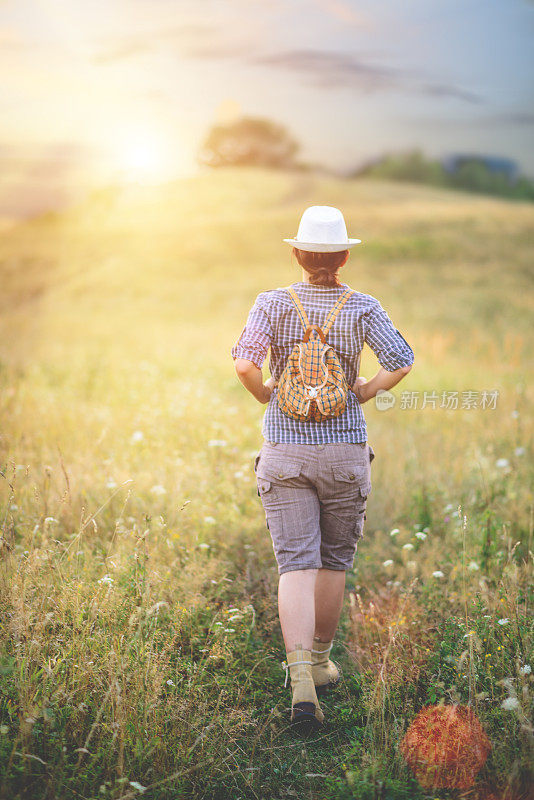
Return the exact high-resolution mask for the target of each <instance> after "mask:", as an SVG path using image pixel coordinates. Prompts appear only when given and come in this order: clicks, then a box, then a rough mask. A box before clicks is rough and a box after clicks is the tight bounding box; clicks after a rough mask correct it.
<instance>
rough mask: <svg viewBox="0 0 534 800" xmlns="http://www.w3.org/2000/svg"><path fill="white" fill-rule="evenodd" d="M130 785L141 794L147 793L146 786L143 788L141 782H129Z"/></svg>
mask: <svg viewBox="0 0 534 800" xmlns="http://www.w3.org/2000/svg"><path fill="white" fill-rule="evenodd" d="M129 784H130V786H131V787H132V789H137V791H138V792H141V794H143V792H146V786H143V785H142V784H141V783H139V781H129Z"/></svg>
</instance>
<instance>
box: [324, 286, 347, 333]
mask: <svg viewBox="0 0 534 800" xmlns="http://www.w3.org/2000/svg"><path fill="white" fill-rule="evenodd" d="M354 293H355V292H354V290H353V289H345V291H344V292H343V294H342V295H341V296H340V297H338V299H337V301H336V304H335V306H334V307H333V309H332V310H331V311H330V313H329V315H328V316H327V318H326V321H325V323H324V325H323V333H324V334H325V335H326V334H327V333H328V331H329V330H330V328H331V327H332V325H333V324H334V322H335V320H336V317H337V315H338V314H339V312H340V311H341V309H342V308H343V306H344V305H345V303H346V302H347V300H348V299H349V297H351V296H352V295H353V294H354Z"/></svg>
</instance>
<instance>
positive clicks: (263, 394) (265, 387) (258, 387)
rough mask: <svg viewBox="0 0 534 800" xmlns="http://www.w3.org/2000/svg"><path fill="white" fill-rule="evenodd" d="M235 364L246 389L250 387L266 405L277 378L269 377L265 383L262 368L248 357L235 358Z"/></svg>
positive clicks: (253, 393) (252, 392) (250, 390)
mask: <svg viewBox="0 0 534 800" xmlns="http://www.w3.org/2000/svg"><path fill="white" fill-rule="evenodd" d="M234 364H235V371H236V372H237V377H238V378H239V380H240V381H241V383H242V384H243V386H244V387H245V389H248V391H249V392H250V393H251V394H252V395H254V397H255V398H256V400H258V402H260V403H263V404H264V405H265V403H268V402H269V399H270V397H271V394H272V391H273V388H274V386H275V385H276V381H275V379H274V378H269V379H268V380H267V381H266V382H265V383H264V382H263V375H262V372H261V369H258V367H257V366H256V365H255V364H253V362H252V361H247V359H246V358H236V359H234Z"/></svg>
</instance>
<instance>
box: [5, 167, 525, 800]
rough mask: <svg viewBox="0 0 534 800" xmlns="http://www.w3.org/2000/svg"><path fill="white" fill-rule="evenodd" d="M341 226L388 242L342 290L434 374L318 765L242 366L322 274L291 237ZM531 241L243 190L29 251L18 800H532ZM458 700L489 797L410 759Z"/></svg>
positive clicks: (12, 321) (344, 201) (12, 656)
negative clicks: (293, 248)
mask: <svg viewBox="0 0 534 800" xmlns="http://www.w3.org/2000/svg"><path fill="white" fill-rule="evenodd" d="M315 203H319V204H331V205H336V206H338V207H341V208H342V209H343V211H344V213H345V217H346V219H347V222H348V225H349V232H350V233H351V234H352V235H355V236H358V237H360V238H361V239H362V240H363V244H362V245H360V246H358V247H356V248H354V249H353V250H352V251H351V257H350V259H349V262H348V264H347V266H346V267H345V268H344V272H343V278H344V280H345V281H346V282H348V283H349V284H350V285H351V286H352V287H353V288H355V289H358V290H360V291H363V292H366V293H369V294H372V295H375V296H376V297H378V298H379V299H380V300H381V302H382V304H383V306H384V307H385V308H386V310H387V311H388V313H389V314H390V315H391V317H392V319H393V320H394V322H395V324H396V325H397V327H398V328H399V330H400V331H401V332H402V334H403V335H404V336H405V338H406V339H407V340H408V341H409V342H410V344H412V346H413V349H414V351H415V356H416V364H415V367H414V369H413V370H412V372H411V373H410V375H409V376H408V378H407V379H406V380H405V381H404V383H403V384H402V385H401V386H400V387H397V388H396V389H395V390H394V393H395V394H396V396H397V398H398V400H397V403H396V405H395V407H394V408H393V409H391V410H389V411H379V410H378V409H376V408H375V406H374V404H372V403H370V404H368V405H367V406H366V407H365V411H366V418H367V423H368V428H369V441H370V443H371V444H372V446H373V448H374V450H375V453H376V459H375V461H374V462H373V467H372V469H373V491H372V493H371V495H370V498H369V504H368V513H367V527H366V532H365V536H364V538H363V540H362V542H361V543H360V545H359V550H358V555H357V558H356V562H355V569H354V572H353V573H350V574H349V575H348V576H347V577H348V590H347V602H346V606H345V609H346V611H345V614H344V616H343V620H342V626H341V630H340V632H339V637H338V639H337V642H336V644H335V646H334V651H333V652H334V658H335V660H336V661H338V663H340V665H341V666H342V668H343V672H344V680H343V683H342V685H341V687H340V688H339V689H338V690H337V691H336V692H335V693H333V694H332V695H331V696H330V697H328V698H327V699H326V700H325V701H324V703H323V708H324V710H325V713H326V714H327V717H328V725H327V726H326V727H325V729H324V730H323V731H321V732H320V733H319V734H317V735H316V736H314V737H312V738H309V739H305V740H301V739H298V738H295V735H294V733H293V732H292V731H291V730H290V729H289V727H288V717H287V712H288V707H289V705H290V694H289V690H288V689H284V687H283V677H284V675H283V671H282V669H281V667H280V662H281V661H282V659H283V658H284V656H285V653H284V651H283V646H282V639H281V634H280V630H279V624H278V620H277V612H276V590H277V572H276V567H275V562H274V556H273V554H272V547H271V542H270V538H269V534H268V531H267V530H266V528H265V523H264V516H263V510H262V508H261V505H260V502H259V499H258V497H257V495H256V490H255V482H254V474H253V459H254V455H255V454H256V453H257V452H258V450H259V448H260V447H261V442H262V439H261V418H262V414H263V411H264V407H263V406H260V405H258V404H257V403H255V401H254V400H253V399H252V398H251V397H250V396H249V395H248V394H247V393H246V392H245V390H244V389H243V387H242V386H241V385H240V384H239V383H238V381H237V379H236V378H235V375H234V372H233V365H232V361H231V357H230V348H231V345H232V344H233V342H234V341H235V339H236V338H237V337H238V335H239V333H240V332H241V329H242V327H243V324H244V322H245V319H246V315H247V313H248V310H249V308H250V306H251V305H252V302H253V300H254V298H255V296H256V294H257V293H258V292H259V291H263V290H265V289H267V288H274V287H276V286H284V285H287V284H288V283H290V282H291V281H292V280H299V279H300V274H299V272H298V271H297V268H296V266H295V265H292V264H291V261H290V250H289V248H288V247H287V246H286V245H284V244H283V243H282V241H281V239H282V237H283V236H288V235H291V234H294V233H295V232H296V228H297V225H298V220H299V218H300V214H301V213H302V211H303V209H304V208H305V207H306V206H307V205H311V204H315ZM533 230H534V208H533V207H532V206H531V205H526V204H521V203H513V202H505V201H498V200H494V199H486V198H482V197H474V196H469V195H466V194H460V193H458V194H457V193H454V192H451V191H442V190H437V189H431V188H425V187H417V186H410V185H402V184H394V183H386V182H380V181H372V180H354V181H346V182H345V181H340V180H336V179H332V178H325V177H319V176H314V175H303V174H291V173H288V174H285V173H278V172H275V171H262V170H257V169H237V170H231V169H227V170H222V171H220V172H213V173H206V174H203V175H201V176H198V177H195V178H190V179H187V180H184V181H181V182H178V183H175V184H172V185H170V186H168V187H164V188H157V189H155V188H148V187H144V188H143V187H138V188H127V189H122V190H119V189H117V190H114V189H109V190H107V191H102V192H101V193H100V194H99V195H97V196H94V197H92V198H91V199H90V200H89V201H87V202H86V203H84V204H82V205H80V206H79V207H77V208H73V209H71V210H69V211H67V212H65V213H62V214H57V215H54V214H47V215H45V216H43V217H40V218H38V219H35V220H32V221H28V222H24V223H20V224H17V225H15V226H13V227H11V228H10V229H8V230H5V231H4V234H3V237H2V240H1V244H0V281H1V287H2V291H1V293H0V303H1V306H2V314H1V319H0V326H1V327H0V448H1V454H0V468H1V471H2V475H1V476H0V518H1V521H2V539H1V540H0V559H1V560H0V613H1V618H0V682H1V683H0V685H1V703H0V762H1V770H2V772H1V774H2V778H1V789H0V792H1V797H2V798H10V799H11V798H32V800H33V799H34V798H39V800H41V798H42V799H43V800H44V798H47V800H49V799H50V798H61V799H62V800H63V798H65V799H66V798H69V799H70V798H84V800H89V799H91V800H92V799H93V798H113V799H114V800H118V798H123V800H125V799H126V798H134V797H138V796H141V795H143V797H146V798H148V799H149V800H156V799H157V800H164V799H165V800H167V799H168V800H171V799H172V798H188V800H201V799H202V800H210V799H213V800H216V799H217V798H232V799H233V800H239V798H241V799H242V800H244V799H245V798H247V800H248V798H255V799H256V800H257V799H258V798H262V799H264V800H272V799H273V798H280V799H282V798H298V800H300V798H309V799H310V800H312V799H314V800H319V799H321V800H323V798H324V799H326V798H335V799H338V800H349V798H357V799H358V800H360V799H362V800H366V799H367V798H369V799H371V798H377V799H378V798H383V800H386V799H387V800H401V798H403V799H405V800H408V798H409V799H410V800H411V799H412V798H413V799H414V800H423V798H427V799H428V800H430V799H431V798H438V797H439V798H448V797H450V798H459V797H462V798H469V800H526V799H527V798H531V797H532V796H533V795H532V793H530V794H529V791H531V790H529V786H531V785H532V782H533V781H534V773H533V770H532V760H533V756H534V737H533V728H532V722H531V714H532V703H533V697H534V691H533V690H534V685H533V675H532V674H531V672H530V670H529V665H531V664H532V659H533V658H534V654H533V652H532V647H533V635H532V634H533V625H532V609H533V597H532V553H531V551H532V549H533V542H532V528H533V502H532V493H531V487H532V472H533V468H532V458H531V456H532V429H531V417H530V414H531V409H532V402H533V400H534V397H533V392H532V387H531V384H530V383H529V382H528V380H527V376H528V375H529V374H530V375H531V374H532V369H533V366H534V365H533V363H532V362H533V356H532V352H533V348H532V338H531V335H530V334H531V319H532V307H531V306H532V291H531V280H532V245H533V239H534V236H533ZM266 369H267V365H266ZM374 371H376V361H375V360H374V357H373V356H372V354H371V353H368V352H367V353H366V354H365V358H364V362H363V367H362V374H363V375H366V376H367V377H370V375H372V374H374ZM404 391H406V392H409V393H410V395H411V393H415V394H413V395H411V396H413V397H414V398H417V400H418V408H405V407H403V406H404V405H406V403H405V401H403V399H402V392H404ZM425 392H426V393H427V402H426V407H425V408H422V407H421V406H422V405H423V400H424V393H425ZM443 392H458V393H459V394H458V398H459V402H458V408H457V409H455V408H444V407H440V406H441V402H442V396H443ZM469 392H471V393H475V394H470V395H469V394H464V393H469ZM483 392H490V393H491V392H497V393H498V394H494V395H487V397H488V398H490V397H493V398H494V400H496V403H495V407H494V408H493V407H489V408H488V407H486V408H484V407H483V405H484V400H483V397H484V396H483ZM432 393H436V397H437V401H435V402H434V401H432V399H431V398H432ZM452 396H453V395H452ZM469 399H471V400H474V401H475V404H476V407H471V408H469V407H462V406H466V404H467V403H468V400H469ZM434 405H435V407H434ZM490 406H491V404H490ZM395 531H397V532H395ZM418 534H419V535H418ZM440 702H442V703H447V704H450V703H458V702H459V703H461V704H467V703H469V704H470V706H471V707H472V708H473V709H474V710H475V711H476V713H477V715H478V717H479V719H480V721H481V723H482V725H483V726H484V728H485V730H486V732H487V734H488V736H489V738H490V740H491V745H492V749H491V752H490V754H489V757H488V760H487V762H486V764H485V766H484V768H483V769H482V771H481V772H480V774H479V776H478V778H477V781H476V783H475V786H474V787H473V788H471V789H469V790H465V789H462V790H459V789H458V790H456V789H424V788H422V786H420V785H419V784H418V783H417V781H416V780H415V778H414V776H413V774H412V772H411V770H410V769H409V767H408V766H407V765H406V763H405V761H404V759H403V757H402V755H401V753H400V751H399V744H400V742H401V740H402V738H403V736H404V734H405V732H406V729H407V728H408V725H409V724H410V722H411V721H412V719H413V718H414V716H415V715H416V713H417V712H418V711H419V710H420V709H421V708H422V707H423V706H425V705H427V704H439V703H440Z"/></svg>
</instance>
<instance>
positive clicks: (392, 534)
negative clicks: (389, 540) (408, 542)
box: [389, 528, 400, 536]
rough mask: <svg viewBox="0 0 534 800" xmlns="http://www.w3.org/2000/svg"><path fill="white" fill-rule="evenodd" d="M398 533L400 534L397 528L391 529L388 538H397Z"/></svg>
mask: <svg viewBox="0 0 534 800" xmlns="http://www.w3.org/2000/svg"><path fill="white" fill-rule="evenodd" d="M398 533H400V531H399V529H398V528H393V530H392V531H391V532H390V534H389V535H390V536H397V534H398Z"/></svg>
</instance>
